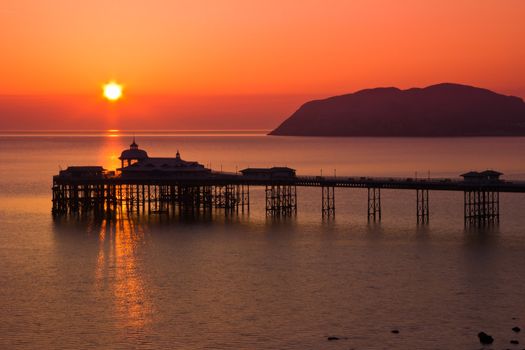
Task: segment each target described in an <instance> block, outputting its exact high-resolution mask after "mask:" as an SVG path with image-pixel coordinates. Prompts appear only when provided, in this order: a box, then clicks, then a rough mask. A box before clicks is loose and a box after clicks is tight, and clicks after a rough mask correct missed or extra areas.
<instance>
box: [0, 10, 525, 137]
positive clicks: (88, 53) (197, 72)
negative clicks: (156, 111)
mask: <svg viewBox="0 0 525 350" xmlns="http://www.w3.org/2000/svg"><path fill="white" fill-rule="evenodd" d="M524 19H525V1H523V0H425V1H421V0H347V1H338V0H332V1H330V0H323V1H317V0H315V1H314V0H303V1H296V0H293V1H289V0H288V1H287V0H278V1H273V0H266V1H246V0H229V1H220V0H210V1H197V0H191V1H176V0H171V1H159V0H147V1H130V0H128V1H124V0H122V1H107V0H90V1H70V0H40V1H38V0H7V1H6V0H4V1H2V2H1V3H0V52H1V55H0V63H1V64H0V77H1V79H0V95H47V96H54V95H57V96H58V95H75V94H81V95H85V96H89V97H98V96H99V95H100V85H101V84H102V83H103V82H105V81H107V80H109V79H116V80H118V81H120V82H122V83H123V84H125V87H126V93H127V99H126V100H125V101H121V102H122V104H124V103H128V104H129V106H128V110H129V109H130V106H133V105H134V104H135V105H137V102H136V101H133V99H132V96H134V95H136V96H138V95H164V96H166V95H177V96H178V101H180V100H181V98H182V96H189V98H190V99H194V100H195V98H197V97H199V96H200V97H199V98H197V99H198V100H199V101H203V100H202V97H203V96H209V95H214V96H226V97H225V98H227V99H228V98H230V97H231V96H238V95H255V96H259V97H258V98H259V100H258V101H259V102H258V104H256V105H254V107H256V106H258V108H259V109H258V110H257V111H256V113H255V112H254V114H253V116H252V117H251V118H255V119H256V120H251V119H250V117H249V116H246V117H245V118H244V119H245V120H246V124H243V123H241V124H239V126H240V127H241V128H242V127H273V126H275V121H276V120H280V119H282V118H284V117H285V116H286V114H288V113H290V112H293V110H294V109H296V108H297V107H299V106H298V104H300V102H299V101H300V100H301V99H299V98H297V96H309V97H326V96H329V95H332V94H342V93H346V92H353V91H355V90H358V89H362V88H368V87H375V86H398V87H401V88H407V87H412V86H426V85H430V84H433V83H438V82H445V81H446V82H459V83H465V84H470V85H476V86H482V87H486V88H489V89H493V90H495V91H498V92H502V93H506V94H514V95H518V96H522V97H523V96H525V45H523V42H524V40H525V20H524ZM268 95H271V96H275V95H280V96H288V97H289V100H287V101H289V102H287V103H284V102H283V100H280V102H279V104H278V105H279V107H277V104H275V105H272V106H268V105H267V103H266V102H268V103H272V102H271V101H272V100H275V98H273V97H272V98H270V99H268ZM57 96H55V97H56V98H55V97H53V98H55V101H58V102H56V103H60V101H62V102H65V99H67V97H64V96H62V97H60V98H58V97H57ZM164 98H165V97H164ZM254 98H255V97H253V96H252V97H250V98H249V99H248V100H250V101H251V100H253V99H254ZM244 100H246V99H244ZM204 101H205V100H204ZM68 102H71V101H68ZM0 103H1V101H0ZM3 103H7V102H5V100H4V102H3ZM200 103H201V102H200ZM70 104H71V103H70ZM81 105H82V103H79V102H77V105H76V107H78V108H81ZM227 105H228V106H229V107H228V108H230V109H232V113H240V110H235V108H236V107H235V103H231V98H230V102H228V104H227ZM221 106H222V105H221ZM264 106H266V107H264ZM0 107H1V106H0ZM212 107H213V104H212ZM212 107H210V109H209V110H206V108H205V107H203V106H200V108H201V110H202V111H201V112H202V113H204V114H205V113H209V115H210V117H213V116H214V113H215V109H216V106H215V107H213V108H212ZM101 108H104V107H101ZM243 108H245V109H247V110H249V108H247V107H246V105H244V107H243ZM265 108H267V112H266V109H265ZM193 109H195V108H193ZM177 111H178V112H177V113H178V114H177V115H175V116H174V118H177V116H181V117H182V116H186V117H188V116H190V115H191V113H189V112H185V111H184V110H181V109H178V110H177ZM149 112H152V111H151V110H149ZM71 113H73V112H71ZM90 113H91V115H92V118H93V120H98V119H97V118H104V116H103V114H104V113H102V112H101V111H98V112H90ZM242 113H245V111H244V109H243V112H242ZM168 114H169V113H168ZM150 117H152V118H160V119H159V120H156V122H158V125H160V126H162V119H163V118H166V117H165V116H157V117H156V116H152V115H150ZM0 118H3V117H2V116H0ZM190 124H191V123H190ZM95 125H96V124H95ZM116 126H118V125H116ZM190 126H191V125H190ZM2 127H3V128H13V127H15V128H16V126H13V124H12V123H7V122H6V120H5V118H4V120H2V121H0V128H2ZM196 127H197V126H196ZM189 128H193V126H191V127H189ZM227 128H228V127H227ZM230 128H231V127H230Z"/></svg>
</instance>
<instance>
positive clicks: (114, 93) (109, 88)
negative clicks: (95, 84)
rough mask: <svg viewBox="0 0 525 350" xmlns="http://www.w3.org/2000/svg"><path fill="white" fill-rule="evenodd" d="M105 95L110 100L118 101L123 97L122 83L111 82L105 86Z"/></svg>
mask: <svg viewBox="0 0 525 350" xmlns="http://www.w3.org/2000/svg"><path fill="white" fill-rule="evenodd" d="M103 90H104V97H105V98H107V99H108V100H110V101H117V100H118V99H120V98H121V97H122V85H120V84H117V83H115V82H114V81H112V82H109V83H107V84H105V85H104V86H103Z"/></svg>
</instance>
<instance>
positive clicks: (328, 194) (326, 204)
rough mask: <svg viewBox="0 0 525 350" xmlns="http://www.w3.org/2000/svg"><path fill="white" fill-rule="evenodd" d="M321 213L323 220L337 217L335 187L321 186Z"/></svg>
mask: <svg viewBox="0 0 525 350" xmlns="http://www.w3.org/2000/svg"><path fill="white" fill-rule="evenodd" d="M321 212H322V214H323V218H329V217H334V216H335V187H334V186H321Z"/></svg>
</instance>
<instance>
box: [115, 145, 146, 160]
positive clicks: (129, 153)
mask: <svg viewBox="0 0 525 350" xmlns="http://www.w3.org/2000/svg"><path fill="white" fill-rule="evenodd" d="M146 158H148V152H146V151H144V150H142V149H138V148H134V149H127V150H124V151H122V154H121V155H120V157H119V159H121V160H124V159H146Z"/></svg>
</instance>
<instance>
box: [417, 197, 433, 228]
mask: <svg viewBox="0 0 525 350" xmlns="http://www.w3.org/2000/svg"><path fill="white" fill-rule="evenodd" d="M416 202H417V203H416V206H417V223H418V224H428V221H429V217H430V215H429V205H428V189H416Z"/></svg>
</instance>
